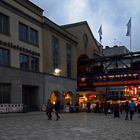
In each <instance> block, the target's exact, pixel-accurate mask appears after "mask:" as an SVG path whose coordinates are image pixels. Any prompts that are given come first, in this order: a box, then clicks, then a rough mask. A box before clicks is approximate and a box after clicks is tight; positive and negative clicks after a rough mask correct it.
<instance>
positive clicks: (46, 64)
mask: <svg viewBox="0 0 140 140" xmlns="http://www.w3.org/2000/svg"><path fill="white" fill-rule="evenodd" d="M0 23H1V24H0V104H3V103H8V104H15V103H17V104H20V103H22V104H24V105H27V106H28V108H29V110H31V111H33V110H40V109H41V107H42V105H43V104H45V103H46V102H47V99H48V98H51V99H52V102H55V96H57V97H58V98H60V99H61V100H62V102H63V103H65V104H66V103H67V102H70V104H74V103H75V101H76V95H77V81H76V78H77V62H78V60H79V58H80V57H81V56H82V55H86V56H87V57H89V58H92V57H94V53H96V54H100V51H99V48H98V45H97V43H96V40H95V38H94V36H93V34H92V32H91V30H90V28H89V26H88V23H87V22H80V23H75V24H71V25H65V26H59V25H57V24H56V23H54V22H52V21H50V20H49V19H48V18H47V17H44V16H43V9H41V8H40V7H38V6H37V5H35V4H33V3H32V2H30V1H29V0H22V1H19V0H10V1H9V0H1V1H0Z"/></svg>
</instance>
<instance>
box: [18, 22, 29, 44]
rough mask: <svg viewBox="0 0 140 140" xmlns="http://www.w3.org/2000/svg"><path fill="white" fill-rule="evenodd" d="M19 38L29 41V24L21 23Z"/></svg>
mask: <svg viewBox="0 0 140 140" xmlns="http://www.w3.org/2000/svg"><path fill="white" fill-rule="evenodd" d="M19 39H20V40H22V41H26V42H28V26H26V25H24V24H22V23H19Z"/></svg>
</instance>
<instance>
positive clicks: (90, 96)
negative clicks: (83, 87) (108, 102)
mask: <svg viewBox="0 0 140 140" xmlns="http://www.w3.org/2000/svg"><path fill="white" fill-rule="evenodd" d="M78 96H79V105H80V108H81V110H86V109H87V104H88V103H90V108H91V109H93V108H94V107H95V105H96V103H97V102H99V99H98V95H97V93H96V92H94V91H83V92H78Z"/></svg>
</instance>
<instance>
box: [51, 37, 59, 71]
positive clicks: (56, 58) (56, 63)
mask: <svg viewBox="0 0 140 140" xmlns="http://www.w3.org/2000/svg"><path fill="white" fill-rule="evenodd" d="M52 57H53V59H52V60H53V68H54V69H55V68H58V67H59V39H58V38H56V37H54V36H53V38H52Z"/></svg>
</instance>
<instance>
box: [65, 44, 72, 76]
mask: <svg viewBox="0 0 140 140" xmlns="http://www.w3.org/2000/svg"><path fill="white" fill-rule="evenodd" d="M66 51H67V52H66V54H67V59H66V60H67V77H69V78H71V59H72V50H71V46H70V45H69V44H67V50H66Z"/></svg>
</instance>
